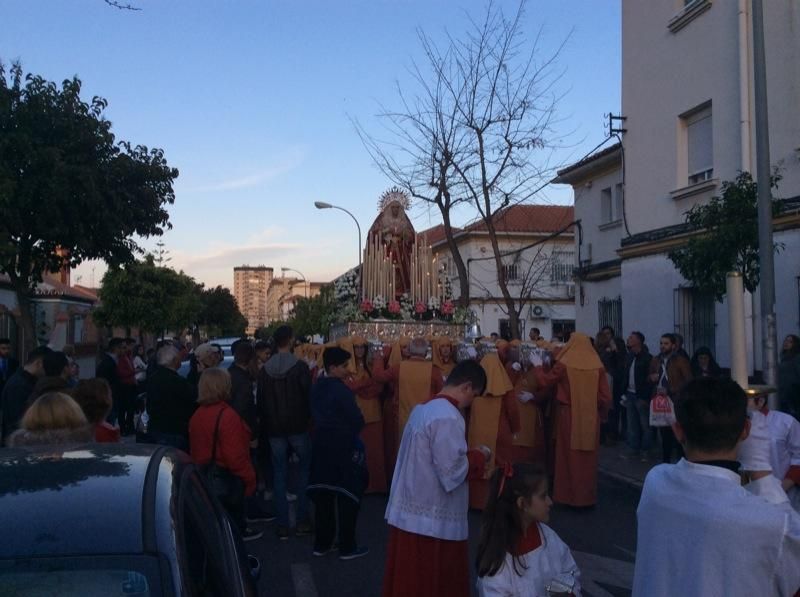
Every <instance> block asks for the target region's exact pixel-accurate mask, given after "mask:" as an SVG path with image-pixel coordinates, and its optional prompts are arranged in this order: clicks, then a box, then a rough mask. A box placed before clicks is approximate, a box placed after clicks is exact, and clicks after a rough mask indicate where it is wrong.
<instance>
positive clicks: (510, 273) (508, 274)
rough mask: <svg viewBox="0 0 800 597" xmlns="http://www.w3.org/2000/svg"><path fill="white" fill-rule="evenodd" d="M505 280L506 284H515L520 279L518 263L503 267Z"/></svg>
mask: <svg viewBox="0 0 800 597" xmlns="http://www.w3.org/2000/svg"><path fill="white" fill-rule="evenodd" d="M503 278H504V279H505V281H506V282H513V281H514V280H518V279H519V270H518V268H517V264H516V263H513V264H511V265H504V266H503Z"/></svg>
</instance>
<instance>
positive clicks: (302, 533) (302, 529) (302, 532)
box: [294, 522, 312, 537]
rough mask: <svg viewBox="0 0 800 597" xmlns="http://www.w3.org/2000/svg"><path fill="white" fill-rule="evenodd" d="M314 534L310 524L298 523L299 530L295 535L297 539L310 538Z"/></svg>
mask: <svg viewBox="0 0 800 597" xmlns="http://www.w3.org/2000/svg"><path fill="white" fill-rule="evenodd" d="M311 532H312V528H311V524H310V523H308V522H299V523H297V528H296V529H295V530H294V534H295V535H296V536H297V537H308V536H309V535H310V534H311Z"/></svg>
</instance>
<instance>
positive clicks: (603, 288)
mask: <svg viewBox="0 0 800 597" xmlns="http://www.w3.org/2000/svg"><path fill="white" fill-rule="evenodd" d="M581 287H582V288H583V305H581V300H580V289H576V291H575V295H576V296H575V329H576V330H577V331H579V332H583V333H584V334H587V335H589V336H594V335H595V334H596V333H597V332H598V331H599V329H600V315H599V311H598V307H597V302H598V301H599V300H600V299H604V298H609V299H614V298H617V297H618V296H622V278H621V277H619V276H617V277H616V278H610V279H608V280H600V281H597V282H581ZM622 316H623V317H625V302H624V301H623V303H622ZM623 324H624V320H623ZM626 329H627V328H626ZM615 331H616V332H617V334H619V335H622V334H623V333H624V332H625V330H615Z"/></svg>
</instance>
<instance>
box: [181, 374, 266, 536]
mask: <svg viewBox="0 0 800 597" xmlns="http://www.w3.org/2000/svg"><path fill="white" fill-rule="evenodd" d="M230 399H231V378H230V375H229V374H228V372H227V371H225V370H224V369H206V370H205V371H203V373H202V375H200V382H199V384H198V398H197V402H198V403H199V404H200V407H199V408H198V409H197V410H196V411H195V413H194V415H192V418H191V420H190V421H189V446H190V453H191V455H192V459H194V461H195V462H196V463H197V464H198V465H200V467H201V468H202V470H203V472H204V474H205V477H206V480H207V481H208V485H209V489H210V490H211V492H212V493H214V494H215V495H216V496H217V498H218V499H219V500H220V502H221V503H222V505H223V506H225V509H226V510H227V511H228V513H229V514H230V515H231V518H232V519H233V520H234V522H235V523H236V525H237V526H238V527H239V529H240V530H241V532H242V538H243V539H244V540H245V541H250V540H253V539H258V538H259V537H261V536H262V535H263V533H262V532H261V531H256V530H254V529H249V528H247V525H246V524H245V513H244V497H245V496H246V495H253V493H254V492H255V489H256V472H255V469H253V463H252V461H251V460H250V428H249V427H248V426H247V424H246V423H245V422H244V420H243V419H242V418H241V417H240V416H239V415H238V413H237V412H236V411H235V410H234V409H233V408H232V407H231V406H230V405H229V404H228V402H229V401H230Z"/></svg>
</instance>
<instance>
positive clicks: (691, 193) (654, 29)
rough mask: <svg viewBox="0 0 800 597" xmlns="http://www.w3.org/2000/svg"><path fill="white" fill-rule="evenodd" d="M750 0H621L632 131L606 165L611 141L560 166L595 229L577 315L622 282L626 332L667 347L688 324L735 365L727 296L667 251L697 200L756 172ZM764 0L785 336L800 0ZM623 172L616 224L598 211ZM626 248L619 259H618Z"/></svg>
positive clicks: (695, 342)
mask: <svg viewBox="0 0 800 597" xmlns="http://www.w3.org/2000/svg"><path fill="white" fill-rule="evenodd" d="M750 4H751V3H750V1H749V0H726V1H722V0H714V1H711V0H658V1H655V2H641V1H640V0H623V1H622V116H624V118H625V120H624V122H623V124H622V126H623V128H624V129H625V132H624V133H623V136H622V146H621V151H620V150H617V151H618V153H619V156H618V159H617V163H618V169H617V170H613V168H607V169H606V170H603V168H601V167H600V166H601V164H602V162H603V161H604V160H605V161H606V162H607V161H608V158H609V155H608V154H606V155H603V152H600V153H598V154H595V156H592V158H590V159H589V160H588V164H586V163H579V164H576V165H575V166H572V167H570V168H567V169H565V170H564V171H562V172H560V173H559V175H560V176H559V179H560V180H559V179H556V181H557V182H565V183H569V184H572V185H573V189H574V190H575V210H576V218H577V219H579V220H581V221H582V225H581V228H582V230H583V233H584V238H583V240H584V243H587V242H589V243H591V244H592V249H591V261H590V262H589V263H585V264H584V263H582V266H585V267H581V268H580V269H579V270H578V277H579V280H580V281H579V283H580V284H581V286H582V287H583V289H584V290H583V293H582V294H583V296H584V298H586V297H590V298H591V302H590V303H589V304H588V307H587V311H586V312H585V314H584V313H583V307H586V305H583V306H581V305H580V304H579V301H580V296H581V293H580V292H576V295H577V296H576V303H578V306H577V307H576V309H577V317H578V320H579V324H583V322H586V325H587V326H588V325H591V324H597V326H595V329H596V327H599V325H600V324H601V322H600V321H599V319H598V320H595V319H593V317H596V315H594V312H593V311H592V310H593V309H596V306H595V305H594V303H596V301H598V300H600V299H601V298H602V297H605V296H608V297H611V296H614V293H615V292H619V296H620V297H621V302H620V308H621V319H622V326H621V327H622V330H623V332H624V333H625V334H627V333H629V332H630V331H632V330H639V331H641V332H643V333H644V334H645V336H646V337H647V340H648V344H649V346H650V347H651V349H655V348H656V346H657V342H658V337H659V336H660V335H661V334H662V333H665V332H678V333H680V334H682V335H683V336H684V337H685V339H686V349H687V350H688V351H689V352H690V353H691V352H692V351H693V350H696V349H697V348H699V347H700V346H708V347H709V348H711V350H712V351H713V352H714V354H715V356H716V357H717V360H718V361H719V363H720V364H721V365H722V366H723V367H729V366H730V355H729V352H730V347H729V330H728V316H727V313H728V311H727V304H726V303H725V302H723V303H718V302H716V301H714V299H713V298H711V297H709V296H704V295H702V294H700V293H699V292H697V291H696V290H695V289H693V288H692V287H691V285H690V284H689V283H688V282H687V281H686V280H685V279H683V278H682V276H681V275H680V274H679V273H678V272H677V271H676V269H675V268H674V267H673V265H672V262H671V261H670V260H669V259H668V257H667V254H668V253H669V252H670V251H671V250H674V249H675V248H678V247H680V246H682V245H683V244H684V243H685V242H686V239H687V236H688V233H689V232H688V230H687V227H686V226H685V225H684V222H685V214H686V212H687V211H688V210H689V209H691V208H692V207H693V206H694V205H697V204H701V203H704V202H707V201H708V200H709V199H710V198H711V197H712V196H714V195H718V194H719V193H720V191H721V184H722V182H723V181H732V180H734V179H735V178H736V176H737V174H738V173H739V172H740V171H748V172H751V173H753V176H754V177H755V174H756V173H755V116H754V99H753V83H752V82H753V57H752V56H753V50H752V16H751V14H750ZM763 4H764V19H765V24H764V28H765V39H766V62H767V73H768V97H769V106H768V110H769V122H770V130H769V135H770V154H771V161H772V165H773V168H775V167H777V168H778V169H779V171H780V173H781V175H782V177H783V178H782V181H781V183H780V185H779V187H778V188H777V189H776V190H773V194H774V195H775V196H776V198H778V199H780V200H781V201H782V205H783V211H782V213H781V215H780V216H778V217H777V218H775V220H774V226H775V242H776V243H779V244H780V245H781V250H780V252H779V253H778V254H777V255H776V256H775V280H776V316H777V330H778V335H779V342H780V341H781V339H782V337H783V336H785V335H786V334H789V333H797V330H798V326H799V325H800V298H799V296H800V35H798V33H797V32H798V31H800V7H798V4H797V2H796V0H768V1H765V2H764V3H763ZM605 151H607V152H608V151H609V150H605ZM610 153H611V152H610ZM586 161H587V160H584V162H586ZM606 165H608V164H606ZM603 172H605V174H604V173H603ZM587 184H589V185H590V186H588V187H587ZM617 185H620V186H619V188H620V189H621V191H622V192H621V194H620V197H619V207H618V208H617V209H619V210H620V212H621V213H620V215H621V217H620V218H619V219H620V220H621V221H620V224H619V226H617V227H614V225H612V224H611V223H608V224H607V225H606V226H605V227H604V222H602V221H601V223H600V224H597V222H596V221H594V220H593V218H595V217H596V216H597V214H598V213H600V214H601V215H602V214H604V213H605V212H604V211H603V209H604V208H603V206H602V204H603V199H602V198H601V197H600V196H599V195H598V194H597V191H599V190H600V189H598V188H597V187H598V186H599V187H601V188H602V189H608V188H611V189H612V202H614V201H616V195H615V193H614V191H613V189H616V188H617ZM612 210H613V208H612ZM612 232H613V234H611V233H612ZM617 235H618V236H617ZM614 236H617V240H618V245H617V248H616V250H615V253H616V257H611V256H610V253H609V251H608V250H607V245H606V242H616V241H615V240H614V239H613V237H614ZM579 246H581V245H579ZM601 247H602V248H601ZM585 251H586V247H585V245H584V246H582V250H581V253H582V254H585ZM617 259H618V261H617V264H618V265H613V266H612V263H606V262H614V261H615V260H617ZM598 262H599V263H600V264H605V265H607V266H608V267H607V268H606V272H605V273H606V274H608V276H607V277H604V278H603V279H602V280H601V279H596V278H597V271H596V269H595V271H594V272H593V271H592V267H593V266H597V264H598ZM617 268H618V272H619V274H618V276H616V277H615V276H614V275H612V274H613V273H614V271H615V269H617ZM600 269H602V268H600ZM592 274H594V276H595V279H592ZM604 275H605V274H604ZM745 298H746V301H745V302H746V315H747V318H748V321H747V344H748V346H747V348H748V350H747V352H748V358H749V373H750V374H751V375H753V374H755V373H756V370H759V369H760V365H761V362H762V356H761V330H760V324H759V321H760V313H759V300H758V293H757V292H756V294H755V295H754V296H750V295H748V296H746V297H745Z"/></svg>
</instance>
